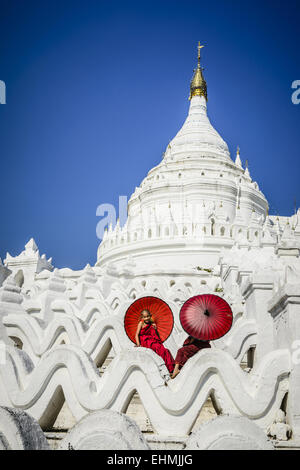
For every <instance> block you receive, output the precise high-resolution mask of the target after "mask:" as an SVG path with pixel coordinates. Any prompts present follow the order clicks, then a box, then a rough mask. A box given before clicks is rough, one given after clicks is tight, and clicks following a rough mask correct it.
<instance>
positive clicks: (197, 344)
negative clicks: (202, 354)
mask: <svg viewBox="0 0 300 470" xmlns="http://www.w3.org/2000/svg"><path fill="white" fill-rule="evenodd" d="M210 347H211V346H210V344H209V341H202V340H201V339H196V338H193V337H192V336H188V337H187V339H186V340H185V342H184V343H183V345H182V347H181V348H180V349H178V351H177V354H176V357H175V368H174V371H173V374H172V379H174V378H175V377H176V375H178V374H179V372H180V369H181V367H182V366H183V365H184V364H185V363H186V361H187V360H188V359H189V358H190V357H192V356H194V354H196V353H197V352H198V351H200V350H201V349H204V348H210Z"/></svg>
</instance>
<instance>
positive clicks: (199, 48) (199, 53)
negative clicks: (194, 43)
mask: <svg viewBox="0 0 300 470" xmlns="http://www.w3.org/2000/svg"><path fill="white" fill-rule="evenodd" d="M202 47H204V46H202V45H201V44H200V41H199V42H198V68H200V56H201V49H202Z"/></svg>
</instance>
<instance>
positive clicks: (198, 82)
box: [189, 41, 207, 101]
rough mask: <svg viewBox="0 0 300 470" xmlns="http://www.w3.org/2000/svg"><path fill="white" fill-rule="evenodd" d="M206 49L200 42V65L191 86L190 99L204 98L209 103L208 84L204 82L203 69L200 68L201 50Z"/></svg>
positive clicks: (195, 71)
mask: <svg viewBox="0 0 300 470" xmlns="http://www.w3.org/2000/svg"><path fill="white" fill-rule="evenodd" d="M202 47H204V46H203V45H201V44H200V41H199V42H198V65H197V68H196V69H195V70H194V75H193V78H192V81H191V86H190V97H189V99H190V100H191V99H192V98H193V96H204V98H205V99H206V101H207V87H206V82H205V80H204V77H203V74H202V70H203V68H202V67H201V66H200V57H201V49H202Z"/></svg>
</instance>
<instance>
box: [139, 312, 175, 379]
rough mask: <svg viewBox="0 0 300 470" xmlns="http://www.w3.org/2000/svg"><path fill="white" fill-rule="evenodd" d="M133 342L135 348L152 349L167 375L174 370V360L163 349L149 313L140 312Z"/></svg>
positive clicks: (167, 351) (165, 349)
mask: <svg viewBox="0 0 300 470" xmlns="http://www.w3.org/2000/svg"><path fill="white" fill-rule="evenodd" d="M135 342H136V345H137V347H139V346H143V347H144V348H149V349H152V351H154V352H155V353H156V354H158V355H159V356H160V357H161V358H162V359H163V360H164V362H165V364H166V366H167V369H168V371H169V373H170V374H171V373H172V372H173V369H174V359H173V356H172V354H171V353H170V351H169V350H168V349H167V348H165V347H164V345H163V343H162V341H161V339H160V337H159V334H158V331H157V327H156V324H155V323H154V321H153V319H152V316H151V313H150V312H149V310H147V309H145V310H143V311H142V312H141V321H140V322H139V324H138V327H137V330H136V334H135Z"/></svg>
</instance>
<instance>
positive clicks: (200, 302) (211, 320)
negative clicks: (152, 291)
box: [179, 294, 232, 341]
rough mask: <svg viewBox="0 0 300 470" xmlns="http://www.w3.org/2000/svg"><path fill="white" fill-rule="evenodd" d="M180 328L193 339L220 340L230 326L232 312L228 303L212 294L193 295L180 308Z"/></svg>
mask: <svg viewBox="0 0 300 470" xmlns="http://www.w3.org/2000/svg"><path fill="white" fill-rule="evenodd" d="M179 318H180V322H181V325H182V328H183V329H184V330H185V331H186V332H187V333H188V334H189V335H190V336H193V337H194V338H197V339H201V340H203V341H210V340H214V339H218V338H221V336H224V335H225V334H226V333H227V331H229V330H230V328H231V325H232V311H231V308H230V306H229V305H228V303H227V302H226V301H225V300H224V299H222V298H221V297H219V296H218V295H213V294H203V295H195V296H194V297H191V298H190V299H188V300H187V301H186V302H185V303H184V304H183V306H182V307H181V310H180V314H179Z"/></svg>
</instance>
